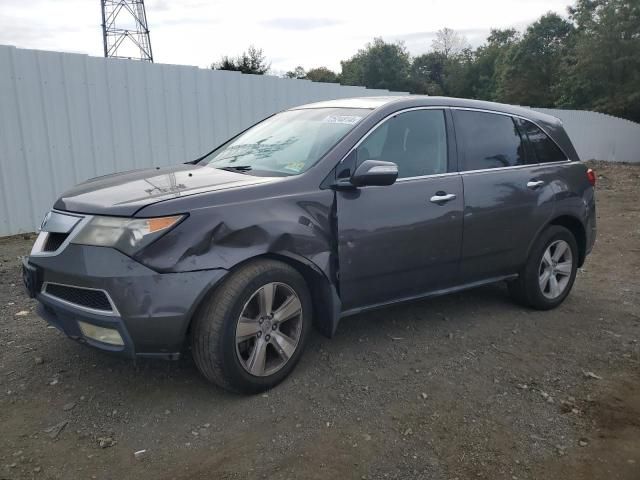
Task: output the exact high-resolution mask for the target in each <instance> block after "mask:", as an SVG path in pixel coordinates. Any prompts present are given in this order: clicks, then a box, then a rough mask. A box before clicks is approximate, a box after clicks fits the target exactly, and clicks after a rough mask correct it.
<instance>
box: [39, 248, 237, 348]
mask: <svg viewBox="0 0 640 480" xmlns="http://www.w3.org/2000/svg"><path fill="white" fill-rule="evenodd" d="M28 265H29V266H32V267H35V269H36V274H35V276H34V277H35V278H36V280H34V282H35V283H36V285H34V286H32V290H33V293H34V296H35V298H36V299H37V300H38V301H39V302H40V305H39V307H38V310H37V311H38V314H39V315H40V316H41V317H42V318H44V319H45V320H46V321H47V322H48V323H50V324H51V325H53V326H55V327H56V328H58V329H59V330H61V331H62V332H64V333H65V334H66V335H67V336H68V337H69V338H72V339H74V340H77V341H79V342H81V343H85V344H87V345H90V346H92V347H95V348H98V349H101V350H104V351H107V352H110V353H114V354H117V355H121V356H125V357H129V358H135V357H136V356H149V357H164V358H177V357H178V356H179V354H180V352H181V350H182V348H183V346H184V341H185V336H186V332H187V329H188V326H189V322H190V319H191V317H192V315H193V313H194V311H195V309H196V307H197V305H198V304H199V303H200V300H201V299H202V298H203V296H204V295H206V293H207V292H208V291H209V290H210V289H211V288H213V287H214V286H215V285H216V284H217V283H218V282H219V281H220V280H221V279H222V278H223V277H224V276H225V274H226V273H227V271H226V270H224V269H214V270H203V271H198V272H182V273H157V272H155V271H153V270H151V269H149V268H147V267H145V266H144V265H142V264H140V263H138V262H136V261H135V260H133V259H131V258H129V257H127V256H126V255H124V254H122V253H120V252H119V251H117V250H115V249H112V248H105V247H92V246H85V245H74V244H70V245H68V246H67V247H66V248H65V249H64V250H63V251H62V252H61V253H59V254H58V255H54V256H37V255H32V256H30V257H29V258H28ZM46 284H58V285H64V286H73V287H78V288H79V289H88V290H97V291H101V292H104V293H105V294H107V295H108V298H109V300H110V302H111V304H112V305H113V308H112V309H111V311H100V310H96V309H94V308H89V307H88V306H87V305H81V304H78V303H75V300H74V301H71V302H70V301H68V299H63V298H59V297H56V296H55V295H51V294H50V293H47V292H44V291H43V285H46ZM78 322H85V323H89V324H91V325H97V326H99V327H104V328H111V329H115V330H117V331H118V333H119V334H120V336H121V337H122V341H123V343H124V345H112V344H108V343H103V342H101V341H97V340H95V339H92V338H89V337H87V336H86V335H84V334H83V332H82V331H81V329H80V326H79V323H78Z"/></svg>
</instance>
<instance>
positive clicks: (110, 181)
mask: <svg viewBox="0 0 640 480" xmlns="http://www.w3.org/2000/svg"><path fill="white" fill-rule="evenodd" d="M277 180H279V178H278V177H256V176H253V175H246V174H242V173H237V172H228V171H226V170H219V169H217V168H213V167H209V166H206V165H202V166H201V165H178V166H173V167H166V168H157V169H156V168H150V169H145V170H133V171H129V172H124V173H116V174H113V175H106V176H104V177H96V178H93V179H91V180H87V181H86V182H84V183H81V184H79V185H77V186H75V187H74V188H72V189H71V190H68V191H66V192H65V193H64V194H63V195H62V196H61V197H60V198H59V199H58V200H57V201H56V203H55V205H54V208H56V209H58V210H66V211H70V212H78V213H89V214H96V215H118V216H132V215H134V214H135V213H136V212H137V211H138V210H140V209H141V208H143V207H146V206H148V205H151V204H154V203H157V202H161V201H163V200H170V199H173V198H178V197H184V196H187V195H195V194H198V193H205V192H213V191H217V190H226V189H229V188H238V187H246V186H249V185H257V184H262V183H269V182H274V181H277Z"/></svg>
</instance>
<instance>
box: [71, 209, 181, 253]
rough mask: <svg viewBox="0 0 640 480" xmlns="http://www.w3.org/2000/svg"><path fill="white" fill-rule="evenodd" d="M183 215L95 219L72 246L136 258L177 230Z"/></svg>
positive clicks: (77, 236)
mask: <svg viewBox="0 0 640 480" xmlns="http://www.w3.org/2000/svg"><path fill="white" fill-rule="evenodd" d="M183 218H184V216H183V215H176V216H173V217H158V218H119V217H93V218H92V219H91V221H89V223H87V224H86V225H85V226H84V228H83V229H82V230H81V231H80V232H79V233H78V235H76V237H75V238H74V239H73V240H72V241H71V243H79V244H81V245H95V246H98V247H113V248H117V249H118V250H120V251H121V252H123V253H126V254H127V255H133V254H134V253H136V252H137V251H138V250H140V249H141V248H143V247H145V246H146V245H149V244H150V243H151V242H153V241H154V240H155V239H157V238H158V237H161V236H162V235H164V234H165V233H167V232H168V231H169V230H170V229H171V228H172V227H174V226H176V225H177V224H178V223H179V222H180V220H182V219H183Z"/></svg>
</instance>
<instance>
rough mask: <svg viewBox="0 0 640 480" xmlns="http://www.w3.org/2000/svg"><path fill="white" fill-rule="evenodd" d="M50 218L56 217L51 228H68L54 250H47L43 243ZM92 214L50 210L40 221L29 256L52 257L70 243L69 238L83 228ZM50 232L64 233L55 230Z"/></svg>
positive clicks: (47, 235) (46, 237) (44, 242)
mask: <svg viewBox="0 0 640 480" xmlns="http://www.w3.org/2000/svg"><path fill="white" fill-rule="evenodd" d="M60 217H70V218H71V220H61V219H60ZM52 218H57V219H56V221H55V223H54V224H53V225H52V229H55V230H61V229H64V228H65V227H62V226H61V225H66V227H67V228H70V230H69V235H67V238H66V239H65V240H64V242H62V244H61V245H60V246H59V247H58V248H57V249H56V250H54V251H51V252H48V251H46V250H45V249H44V248H45V245H46V244H47V240H48V238H49V231H48V227H47V225H48V224H49V222H51V219H52ZM92 218H93V215H77V214H72V213H66V212H60V211H58V210H51V212H49V213H48V214H47V216H46V217H45V219H44V220H43V222H42V229H41V230H40V233H39V234H38V238H37V239H36V242H35V243H34V244H33V248H32V249H31V256H33V257H53V256H55V255H58V254H59V253H60V252H62V251H63V250H64V249H65V248H67V245H69V243H71V240H73V238H74V237H75V236H76V235H77V234H78V233H79V232H80V231H81V230H82V229H83V228H84V226H85V225H86V224H87V223H89V222H90V221H91V219H92ZM52 233H66V232H60V231H55V232H52Z"/></svg>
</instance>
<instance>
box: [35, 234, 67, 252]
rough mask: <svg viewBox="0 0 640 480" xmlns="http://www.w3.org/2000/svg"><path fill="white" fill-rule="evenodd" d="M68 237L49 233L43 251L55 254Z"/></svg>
mask: <svg viewBox="0 0 640 480" xmlns="http://www.w3.org/2000/svg"><path fill="white" fill-rule="evenodd" d="M68 236H69V234H68V233H55V232H49V234H48V235H47V241H46V242H45V244H44V247H43V249H42V250H43V251H44V252H55V251H56V250H58V249H59V248H60V246H61V245H62V244H63V243H64V241H65V240H66V239H67V237H68Z"/></svg>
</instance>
